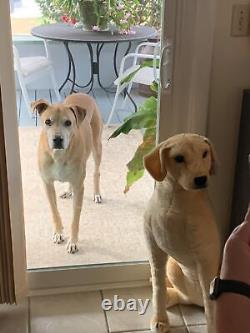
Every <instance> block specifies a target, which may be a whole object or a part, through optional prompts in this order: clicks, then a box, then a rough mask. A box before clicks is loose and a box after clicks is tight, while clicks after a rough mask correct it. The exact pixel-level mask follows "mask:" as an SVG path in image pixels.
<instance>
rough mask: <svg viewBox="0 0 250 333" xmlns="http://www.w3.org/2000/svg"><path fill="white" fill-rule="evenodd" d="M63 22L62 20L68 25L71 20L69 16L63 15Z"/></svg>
mask: <svg viewBox="0 0 250 333" xmlns="http://www.w3.org/2000/svg"><path fill="white" fill-rule="evenodd" d="M61 20H62V21H63V22H65V23H68V22H69V18H68V16H67V15H63V16H61Z"/></svg>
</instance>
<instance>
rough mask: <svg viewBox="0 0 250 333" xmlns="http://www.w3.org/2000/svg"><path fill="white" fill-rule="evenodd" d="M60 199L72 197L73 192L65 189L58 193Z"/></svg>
mask: <svg viewBox="0 0 250 333" xmlns="http://www.w3.org/2000/svg"><path fill="white" fill-rule="evenodd" d="M60 198H61V199H72V198H73V193H72V192H71V191H66V192H63V193H62V194H60Z"/></svg>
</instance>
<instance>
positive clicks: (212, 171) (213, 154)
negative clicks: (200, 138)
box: [204, 137, 218, 175]
mask: <svg viewBox="0 0 250 333" xmlns="http://www.w3.org/2000/svg"><path fill="white" fill-rule="evenodd" d="M204 141H205V142H206V143H207V144H208V145H209V148H210V154H211V167H210V170H209V173H210V175H215V173H216V169H217V164H218V163H217V161H218V160H217V154H216V152H215V149H214V146H213V144H212V143H211V142H210V140H209V139H208V138H205V137H204Z"/></svg>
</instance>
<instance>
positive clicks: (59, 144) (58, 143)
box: [53, 136, 63, 149]
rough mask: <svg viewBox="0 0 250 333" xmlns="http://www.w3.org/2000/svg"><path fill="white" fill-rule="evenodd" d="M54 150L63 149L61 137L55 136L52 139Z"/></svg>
mask: <svg viewBox="0 0 250 333" xmlns="http://www.w3.org/2000/svg"><path fill="white" fill-rule="evenodd" d="M53 143H54V149H62V148H63V138H62V137H61V136H55V137H54V139H53Z"/></svg>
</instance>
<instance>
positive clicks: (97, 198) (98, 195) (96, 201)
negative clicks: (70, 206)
mask: <svg viewBox="0 0 250 333" xmlns="http://www.w3.org/2000/svg"><path fill="white" fill-rule="evenodd" d="M94 202H95V203H98V204H100V203H102V196H101V195H100V194H95V195H94Z"/></svg>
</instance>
